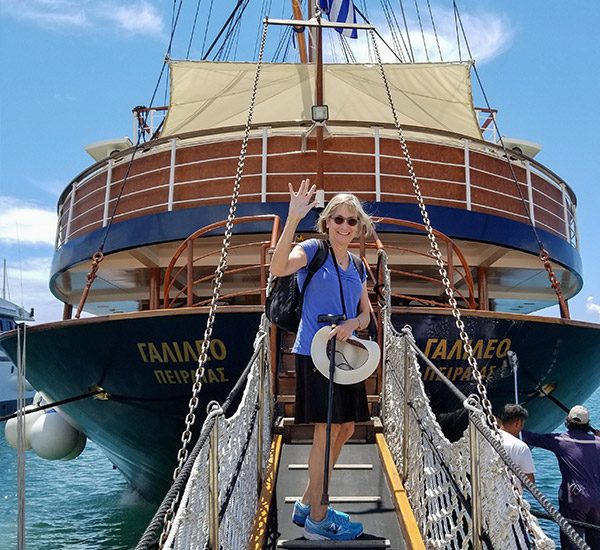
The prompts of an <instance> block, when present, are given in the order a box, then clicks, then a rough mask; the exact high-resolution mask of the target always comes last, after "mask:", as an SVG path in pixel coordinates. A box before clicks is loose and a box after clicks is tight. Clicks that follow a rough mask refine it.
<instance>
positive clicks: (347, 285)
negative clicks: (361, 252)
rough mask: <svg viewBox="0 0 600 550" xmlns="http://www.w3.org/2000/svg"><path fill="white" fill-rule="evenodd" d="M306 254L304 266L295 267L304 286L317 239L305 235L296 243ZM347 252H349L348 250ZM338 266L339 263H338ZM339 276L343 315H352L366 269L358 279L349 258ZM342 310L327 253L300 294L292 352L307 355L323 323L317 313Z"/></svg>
mask: <svg viewBox="0 0 600 550" xmlns="http://www.w3.org/2000/svg"><path fill="white" fill-rule="evenodd" d="M300 246H301V247H302V248H303V250H304V253H305V254H306V259H307V263H306V266H305V267H303V268H301V269H300V270H299V271H298V285H299V286H300V288H304V282H305V281H306V276H307V274H308V264H310V261H311V260H312V259H313V257H314V255H315V254H316V253H317V248H318V246H319V245H318V240H317V239H309V240H307V241H304V242H302V243H300ZM348 254H349V253H348ZM338 267H339V266H338ZM339 271H340V279H341V281H342V289H343V292H344V302H345V303H346V312H345V314H346V318H348V319H352V318H353V317H356V315H357V309H358V304H359V303H360V296H361V294H362V285H363V283H364V281H366V280H367V274H366V270H365V272H364V274H363V277H362V280H361V276H360V273H359V272H358V271H357V269H356V266H355V265H354V262H353V261H352V258H350V262H349V263H348V269H346V271H344V270H343V269H342V268H341V267H340V268H339ZM343 313H344V311H342V300H341V298H340V283H339V281H338V276H337V272H336V268H335V264H334V263H333V257H332V255H331V253H329V255H328V256H327V260H326V261H325V263H324V264H323V266H322V267H321V268H320V269H319V270H318V271H317V272H316V273H315V274H314V275H313V278H312V279H311V281H310V284H309V285H308V287H307V288H306V292H305V294H304V304H303V306H302V318H301V319H300V326H299V327H298V332H297V334H296V341H295V342H294V347H293V348H292V353H299V354H301V355H310V345H311V343H312V339H313V337H314V335H315V334H316V332H317V331H318V330H319V329H320V328H321V327H323V326H325V325H326V324H327V323H318V322H317V317H318V316H319V315H324V314H331V315H340V314H343Z"/></svg>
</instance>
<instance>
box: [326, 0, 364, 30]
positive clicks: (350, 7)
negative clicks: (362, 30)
mask: <svg viewBox="0 0 600 550" xmlns="http://www.w3.org/2000/svg"><path fill="white" fill-rule="evenodd" d="M319 5H320V7H321V10H323V12H324V13H326V14H327V15H328V16H329V21H335V22H336V23H356V14H355V13H354V4H353V3H352V0H319ZM335 30H336V31H337V32H339V33H340V34H341V35H343V36H346V37H347V38H358V31H357V30H356V29H335Z"/></svg>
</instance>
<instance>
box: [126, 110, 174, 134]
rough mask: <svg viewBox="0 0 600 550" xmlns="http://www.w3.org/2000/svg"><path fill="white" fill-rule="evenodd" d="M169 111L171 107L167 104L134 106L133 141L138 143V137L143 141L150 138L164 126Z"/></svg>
mask: <svg viewBox="0 0 600 550" xmlns="http://www.w3.org/2000/svg"><path fill="white" fill-rule="evenodd" d="M168 111H169V107H167V106H165V105H162V106H159V107H144V106H143V105H140V106H138V107H134V108H133V109H132V110H131V112H132V114H133V134H132V141H133V143H137V141H138V138H139V139H140V141H141V142H142V143H143V142H146V141H148V140H150V139H151V138H152V137H153V136H154V134H155V133H156V132H157V131H158V130H159V129H160V127H161V126H162V124H163V122H164V120H165V118H166V116H167V113H168Z"/></svg>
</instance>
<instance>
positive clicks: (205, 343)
mask: <svg viewBox="0 0 600 550" xmlns="http://www.w3.org/2000/svg"><path fill="white" fill-rule="evenodd" d="M267 30H268V21H267V20H266V19H265V22H264V25H263V34H262V39H261V45H260V51H259V56H258V60H257V64H256V73H255V76H254V84H253V87H252V93H251V97H250V106H249V108H248V118H247V120H246V128H245V130H244V138H243V140H242V147H241V151H240V158H239V161H238V166H237V173H236V176H235V182H234V185H233V192H232V196H231V204H230V207H229V215H228V216H227V223H226V225H225V228H226V229H225V235H224V237H223V246H222V248H221V257H220V259H219V264H218V266H217V269H216V272H215V278H214V280H213V295H212V299H211V303H210V309H209V312H208V318H207V320H206V329H205V331H204V337H203V340H202V346H201V349H200V354H199V355H200V357H199V359H198V368H197V369H196V372H195V376H194V384H193V386H192V396H191V398H190V401H189V412H188V414H187V415H186V417H185V429H184V431H183V433H182V434H181V442H182V446H181V448H180V449H179V452H178V453H177V459H178V464H177V467H176V468H175V471H174V472H173V479H174V480H176V479H177V478H178V477H179V474H180V473H181V471H182V469H183V466H184V464H186V462H192V461H188V450H187V445H188V443H189V442H190V441H191V438H192V431H191V428H192V426H193V425H194V423H195V421H196V415H195V410H196V407H197V406H198V393H199V392H200V390H201V388H202V376H203V374H204V365H205V363H206V361H207V359H208V348H209V345H210V339H211V336H212V331H213V326H214V321H215V315H216V311H217V307H218V305H217V304H218V301H219V296H220V289H221V284H222V281H223V275H224V273H225V270H226V269H227V255H228V251H229V245H230V242H231V235H232V233H233V222H234V220H235V213H236V210H237V202H238V197H239V193H240V187H241V180H242V173H243V170H244V163H245V160H246V151H247V148H248V140H249V137H250V128H251V124H252V116H253V114H254V105H255V102H256V92H257V89H258V81H259V78H260V70H261V67H262V59H263V55H264V51H265V44H266V39H267ZM190 467H191V466H190ZM175 495H176V496H177V500H178V498H179V493H178V492H176V493H175ZM177 500H174V501H173V502H172V503H171V507H170V516H168V515H167V514H166V515H165V516H164V517H165V529H164V530H163V533H162V535H161V544H164V542H165V541H166V539H167V536H168V532H169V530H170V526H171V518H172V514H173V511H174V506H175V504H176V502H177Z"/></svg>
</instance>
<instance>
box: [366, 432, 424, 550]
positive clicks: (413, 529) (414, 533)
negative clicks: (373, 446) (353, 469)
mask: <svg viewBox="0 0 600 550" xmlns="http://www.w3.org/2000/svg"><path fill="white" fill-rule="evenodd" d="M375 441H376V443H377V450H378V451H379V456H380V457H381V465H382V467H383V471H384V472H385V476H386V478H387V480H388V484H389V486H390V491H391V493H392V500H393V501H394V507H395V508H396V514H397V516H398V521H399V522H400V528H401V529H402V533H403V534H404V542H405V543H406V548H407V549H409V550H425V542H424V541H423V536H422V535H421V531H420V530H419V526H418V525H417V520H416V518H415V514H414V512H413V509H412V506H411V505H410V502H409V501H408V497H407V495H406V488H405V487H404V484H403V483H402V480H401V479H400V474H399V473H398V469H397V468H396V465H395V464H394V459H393V458H392V453H391V451H390V448H389V447H388V444H387V442H386V440H385V437H384V436H383V434H380V433H378V434H375Z"/></svg>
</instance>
